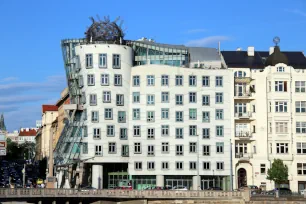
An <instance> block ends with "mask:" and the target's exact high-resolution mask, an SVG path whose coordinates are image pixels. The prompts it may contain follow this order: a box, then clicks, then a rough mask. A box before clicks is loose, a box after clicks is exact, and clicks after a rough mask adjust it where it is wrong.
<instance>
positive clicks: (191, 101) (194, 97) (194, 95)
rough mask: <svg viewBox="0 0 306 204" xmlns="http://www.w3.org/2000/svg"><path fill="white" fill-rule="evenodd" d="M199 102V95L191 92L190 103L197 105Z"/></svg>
mask: <svg viewBox="0 0 306 204" xmlns="http://www.w3.org/2000/svg"><path fill="white" fill-rule="evenodd" d="M196 102H197V93H196V92H190V93H189V103H196Z"/></svg>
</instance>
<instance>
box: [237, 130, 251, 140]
mask: <svg viewBox="0 0 306 204" xmlns="http://www.w3.org/2000/svg"><path fill="white" fill-rule="evenodd" d="M235 137H239V138H241V139H250V138H251V137H252V132H250V131H236V132H235Z"/></svg>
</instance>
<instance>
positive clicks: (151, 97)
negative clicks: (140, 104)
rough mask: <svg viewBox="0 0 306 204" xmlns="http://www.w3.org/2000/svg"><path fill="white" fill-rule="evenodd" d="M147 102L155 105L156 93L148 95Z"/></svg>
mask: <svg viewBox="0 0 306 204" xmlns="http://www.w3.org/2000/svg"><path fill="white" fill-rule="evenodd" d="M147 104H148V105H154V104H155V96H154V95H151V94H150V95H147Z"/></svg>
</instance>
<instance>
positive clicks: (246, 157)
mask: <svg viewBox="0 0 306 204" xmlns="http://www.w3.org/2000/svg"><path fill="white" fill-rule="evenodd" d="M235 158H236V159H238V161H239V162H249V161H250V159H252V158H253V153H236V154H235Z"/></svg>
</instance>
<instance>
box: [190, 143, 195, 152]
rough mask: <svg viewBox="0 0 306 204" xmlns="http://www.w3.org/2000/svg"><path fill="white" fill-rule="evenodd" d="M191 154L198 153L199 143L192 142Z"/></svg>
mask: <svg viewBox="0 0 306 204" xmlns="http://www.w3.org/2000/svg"><path fill="white" fill-rule="evenodd" d="M189 152H190V153H196V152H197V143H196V142H190V143H189Z"/></svg>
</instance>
